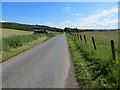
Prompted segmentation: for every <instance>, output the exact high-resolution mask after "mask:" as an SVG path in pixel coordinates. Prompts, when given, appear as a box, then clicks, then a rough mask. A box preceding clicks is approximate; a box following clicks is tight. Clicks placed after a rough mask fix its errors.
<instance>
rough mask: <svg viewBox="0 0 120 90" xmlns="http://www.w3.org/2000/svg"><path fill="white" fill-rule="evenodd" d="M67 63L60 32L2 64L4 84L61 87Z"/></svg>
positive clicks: (66, 71)
mask: <svg viewBox="0 0 120 90" xmlns="http://www.w3.org/2000/svg"><path fill="white" fill-rule="evenodd" d="M69 67H70V60H69V53H68V45H67V41H66V36H65V35H59V36H57V37H54V38H52V39H51V40H49V41H47V42H45V43H43V44H42V45H40V46H38V47H36V48H33V49H31V50H29V51H27V52H25V53H24V54H21V55H19V56H17V57H15V58H13V59H12V60H10V62H7V63H5V64H3V66H2V70H3V72H2V79H3V80H2V81H3V82H2V85H3V88H64V86H65V83H66V79H67V76H68V72H69Z"/></svg>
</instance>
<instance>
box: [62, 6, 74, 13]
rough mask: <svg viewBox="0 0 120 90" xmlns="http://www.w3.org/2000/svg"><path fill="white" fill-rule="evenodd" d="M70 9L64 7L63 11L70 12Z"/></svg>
mask: <svg viewBox="0 0 120 90" xmlns="http://www.w3.org/2000/svg"><path fill="white" fill-rule="evenodd" d="M71 8H72V7H64V8H63V10H64V11H66V12H69V11H70V10H71Z"/></svg>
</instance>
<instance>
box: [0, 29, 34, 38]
mask: <svg viewBox="0 0 120 90" xmlns="http://www.w3.org/2000/svg"><path fill="white" fill-rule="evenodd" d="M32 33H33V32H32V31H22V30H16V29H6V28H2V37H12V36H18V35H30V34H32Z"/></svg>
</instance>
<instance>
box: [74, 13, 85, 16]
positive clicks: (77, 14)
mask: <svg viewBox="0 0 120 90" xmlns="http://www.w3.org/2000/svg"><path fill="white" fill-rule="evenodd" d="M82 15H84V14H81V13H76V14H75V16H82Z"/></svg>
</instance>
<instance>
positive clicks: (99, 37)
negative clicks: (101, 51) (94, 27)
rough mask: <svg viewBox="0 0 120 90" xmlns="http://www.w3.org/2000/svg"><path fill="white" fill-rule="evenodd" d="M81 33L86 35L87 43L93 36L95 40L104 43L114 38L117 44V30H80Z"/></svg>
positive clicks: (108, 42) (107, 43)
mask: <svg viewBox="0 0 120 90" xmlns="http://www.w3.org/2000/svg"><path fill="white" fill-rule="evenodd" d="M80 34H81V35H86V37H87V41H88V43H90V42H91V37H92V36H93V37H94V38H95V40H96V41H97V42H101V43H102V44H104V45H109V44H110V40H115V43H116V44H118V31H96V32H82V33H80Z"/></svg>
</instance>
